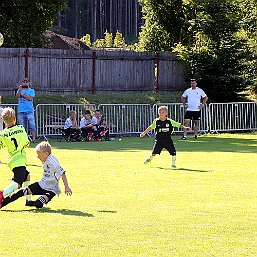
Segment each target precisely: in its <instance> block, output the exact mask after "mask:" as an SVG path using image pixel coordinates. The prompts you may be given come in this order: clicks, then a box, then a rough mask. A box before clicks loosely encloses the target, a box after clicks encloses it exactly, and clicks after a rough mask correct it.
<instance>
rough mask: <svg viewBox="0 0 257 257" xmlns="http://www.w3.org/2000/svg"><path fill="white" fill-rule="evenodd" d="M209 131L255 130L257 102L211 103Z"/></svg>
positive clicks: (256, 128) (256, 126)
mask: <svg viewBox="0 0 257 257" xmlns="http://www.w3.org/2000/svg"><path fill="white" fill-rule="evenodd" d="M208 113H209V123H210V132H222V131H223V132H224V131H255V130H257V103H256V102H255V103H250V102H249V103H248V102H238V103H213V104H212V103H211V104H210V105H209V112H208Z"/></svg>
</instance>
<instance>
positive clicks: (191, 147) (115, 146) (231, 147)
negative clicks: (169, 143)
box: [50, 134, 257, 153]
mask: <svg viewBox="0 0 257 257" xmlns="http://www.w3.org/2000/svg"><path fill="white" fill-rule="evenodd" d="M245 135H247V134H245ZM232 136H233V135H232ZM232 136H230V137H228V138H227V137H225V138H224V137H222V135H212V136H201V137H199V138H198V139H197V140H195V139H192V138H191V137H189V139H188V140H181V139H180V136H173V141H174V143H175V147H176V149H177V151H178V152H238V153H255V152H256V153H257V147H256V146H257V135H256V138H252V137H249V138H246V137H245V136H242V138H239V137H238V136H237V137H232ZM50 143H51V144H52V146H53V147H54V148H57V149H69V150H89V151H102V152H106V151H112V152H122V151H125V152H135V153H136V152H140V151H142V150H148V151H151V149H152V147H153V144H154V139H153V138H144V139H141V138H123V140H122V141H118V140H115V141H110V142H72V143H69V142H57V141H56V140H51V141H50Z"/></svg>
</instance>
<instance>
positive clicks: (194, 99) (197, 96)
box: [182, 87, 206, 111]
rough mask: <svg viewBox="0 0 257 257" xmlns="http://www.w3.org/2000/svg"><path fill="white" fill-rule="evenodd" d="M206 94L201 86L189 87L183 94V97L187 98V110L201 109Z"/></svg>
mask: <svg viewBox="0 0 257 257" xmlns="http://www.w3.org/2000/svg"><path fill="white" fill-rule="evenodd" d="M205 96H206V94H205V92H204V91H203V90H202V89H201V88H199V87H196V88H195V89H192V88H188V89H187V90H186V91H185V92H184V93H183V95H182V97H184V98H187V104H188V107H187V111H199V110H200V109H199V106H200V103H201V99H202V98H204V97H205Z"/></svg>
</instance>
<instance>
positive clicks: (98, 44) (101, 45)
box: [93, 38, 105, 48]
mask: <svg viewBox="0 0 257 257" xmlns="http://www.w3.org/2000/svg"><path fill="white" fill-rule="evenodd" d="M93 47H97V48H104V47H105V40H104V38H100V39H97V40H96V41H95V42H94V43H93Z"/></svg>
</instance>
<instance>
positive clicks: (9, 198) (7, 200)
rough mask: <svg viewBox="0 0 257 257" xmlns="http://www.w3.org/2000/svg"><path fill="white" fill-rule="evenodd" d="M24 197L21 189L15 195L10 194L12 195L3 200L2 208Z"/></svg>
mask: <svg viewBox="0 0 257 257" xmlns="http://www.w3.org/2000/svg"><path fill="white" fill-rule="evenodd" d="M22 196H24V192H23V189H21V190H19V191H18V192H17V193H15V194H12V195H9V196H7V197H6V198H4V200H3V202H2V206H1V207H3V206H5V205H7V204H9V203H11V202H13V201H15V200H17V199H18V198H20V197H22Z"/></svg>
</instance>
